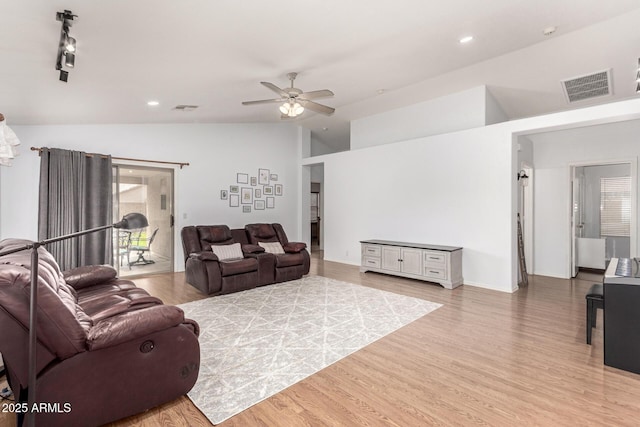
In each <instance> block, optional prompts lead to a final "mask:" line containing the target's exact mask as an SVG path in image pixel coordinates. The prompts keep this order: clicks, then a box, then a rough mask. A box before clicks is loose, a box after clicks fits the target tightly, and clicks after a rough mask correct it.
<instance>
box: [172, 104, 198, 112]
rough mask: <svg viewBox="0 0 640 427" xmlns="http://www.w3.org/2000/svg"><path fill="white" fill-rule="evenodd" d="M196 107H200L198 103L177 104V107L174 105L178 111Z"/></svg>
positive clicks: (190, 109) (191, 109)
mask: <svg viewBox="0 0 640 427" xmlns="http://www.w3.org/2000/svg"><path fill="white" fill-rule="evenodd" d="M196 108H198V106H197V105H176V106H175V107H173V109H174V110H178V111H193V110H195V109H196Z"/></svg>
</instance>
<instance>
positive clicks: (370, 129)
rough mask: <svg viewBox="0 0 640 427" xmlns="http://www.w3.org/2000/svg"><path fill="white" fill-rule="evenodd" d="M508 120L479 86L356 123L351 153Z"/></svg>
mask: <svg viewBox="0 0 640 427" xmlns="http://www.w3.org/2000/svg"><path fill="white" fill-rule="evenodd" d="M487 120H490V121H489V122H488V121H487ZM505 120H507V117H506V115H505V114H504V112H503V111H502V109H501V108H500V106H499V105H498V103H497V102H496V101H495V100H494V99H493V96H492V95H491V94H490V93H489V92H488V90H487V88H486V86H478V87H474V88H472V89H468V90H465V91H463V92H458V93H454V94H451V95H447V96H443V97H440V98H436V99H430V100H428V101H425V102H421V103H418V104H413V105H409V106H407V107H402V108H398V109H395V110H391V111H388V112H385V113H380V114H375V115H372V116H368V117H364V118H361V119H357V120H353V121H352V122H351V149H352V150H357V149H360V148H366V147H373V146H376V145H381V144H389V143H393V142H398V141H406V140H409V139H413V138H420V137H424V136H430V135H438V134H443V133H449V132H455V131H459V130H464V129H471V128H476V127H480V126H484V125H486V124H490V123H497V122H501V121H505Z"/></svg>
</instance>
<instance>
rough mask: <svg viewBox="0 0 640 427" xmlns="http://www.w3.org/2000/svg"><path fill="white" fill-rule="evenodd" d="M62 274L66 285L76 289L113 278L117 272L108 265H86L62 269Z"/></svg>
mask: <svg viewBox="0 0 640 427" xmlns="http://www.w3.org/2000/svg"><path fill="white" fill-rule="evenodd" d="M62 275H63V277H64V280H65V282H67V284H68V285H70V286H71V287H73V288H74V289H76V290H78V289H82V288H86V287H88V286H94V285H98V284H100V283H104V282H108V281H109V280H113V279H115V278H116V276H117V275H118V272H117V271H116V269H115V268H113V267H111V266H110V265H87V266H84V267H78V268H73V269H71V270H67V271H63V272H62Z"/></svg>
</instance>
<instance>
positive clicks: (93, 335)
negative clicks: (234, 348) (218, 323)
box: [87, 305, 197, 350]
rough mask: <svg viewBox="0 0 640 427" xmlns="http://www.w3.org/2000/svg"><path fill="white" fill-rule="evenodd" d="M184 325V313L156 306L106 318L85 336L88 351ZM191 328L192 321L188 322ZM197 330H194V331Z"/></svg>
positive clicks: (165, 306) (176, 308) (171, 308)
mask: <svg viewBox="0 0 640 427" xmlns="http://www.w3.org/2000/svg"><path fill="white" fill-rule="evenodd" d="M181 323H185V319H184V312H183V311H182V310H181V309H180V308H178V307H176V306H173V305H157V306H154V307H148V308H144V309H142V310H134V311H129V312H127V313H123V314H120V315H118V316H113V317H109V318H106V319H104V320H102V321H100V322H98V323H97V324H95V325H94V326H93V327H92V328H91V329H90V330H89V333H88V334H87V346H88V348H89V350H98V349H100V348H105V347H111V346H114V345H117V344H121V343H123V342H126V341H130V340H133V339H136V338H140V337H144V336H145V335H148V334H151V333H153V332H158V331H161V330H164V329H168V328H171V327H173V326H177V325H179V324H181ZM188 323H189V324H191V325H192V327H193V323H195V322H193V321H189V322H188ZM195 329H197V328H194V330H195Z"/></svg>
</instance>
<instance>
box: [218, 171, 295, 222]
mask: <svg viewBox="0 0 640 427" xmlns="http://www.w3.org/2000/svg"><path fill="white" fill-rule="evenodd" d="M283 193H284V188H283V185H282V184H281V183H280V182H278V174H276V173H271V170H269V169H258V173H257V174H256V175H255V176H253V175H252V174H249V173H244V172H238V173H236V180H235V183H234V184H231V185H229V188H228V189H227V188H224V189H222V190H220V200H228V202H229V207H230V208H239V207H240V206H242V212H244V213H251V211H252V210H254V211H262V210H265V209H275V207H276V197H279V196H282V195H283Z"/></svg>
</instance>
